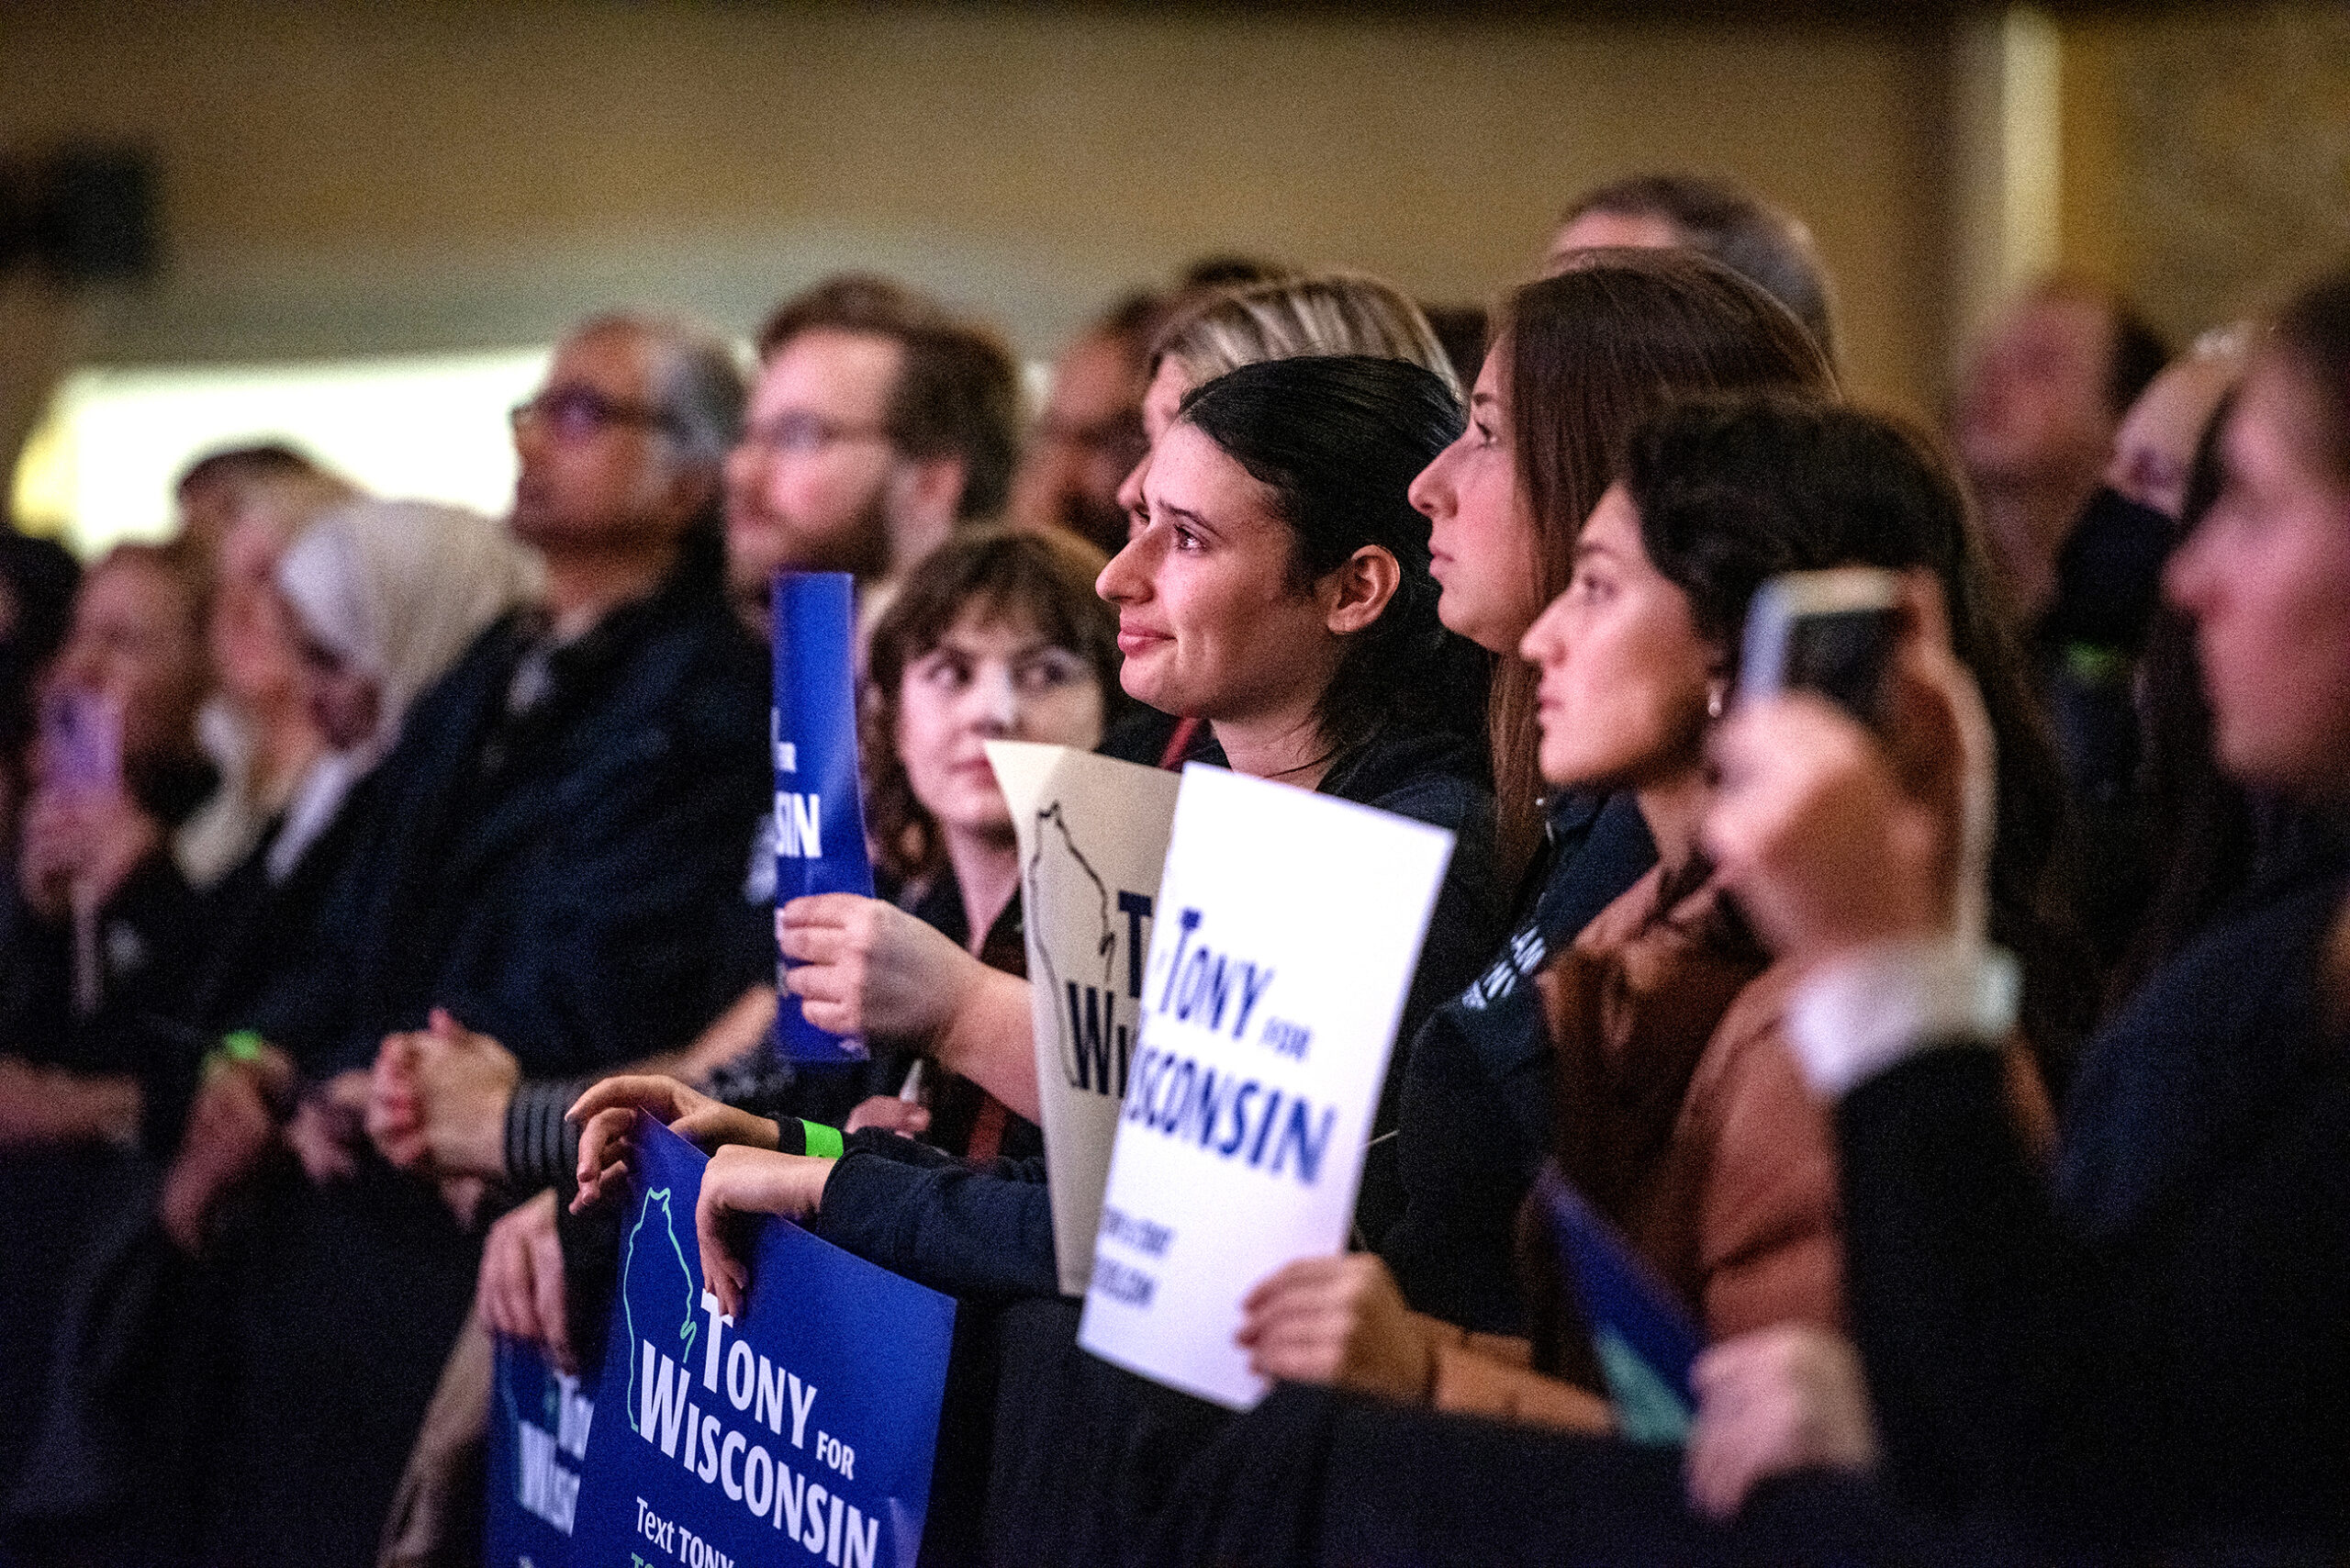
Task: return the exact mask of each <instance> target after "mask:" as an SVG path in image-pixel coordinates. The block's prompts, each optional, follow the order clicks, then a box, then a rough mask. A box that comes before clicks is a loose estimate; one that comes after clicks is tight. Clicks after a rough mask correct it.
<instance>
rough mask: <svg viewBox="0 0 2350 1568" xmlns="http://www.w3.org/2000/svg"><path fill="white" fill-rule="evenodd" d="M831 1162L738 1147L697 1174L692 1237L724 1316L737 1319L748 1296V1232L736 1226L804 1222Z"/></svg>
mask: <svg viewBox="0 0 2350 1568" xmlns="http://www.w3.org/2000/svg"><path fill="white" fill-rule="evenodd" d="M834 1163H836V1162H835V1161H834V1160H831V1159H821V1158H817V1157H813V1156H810V1155H804V1154H778V1153H775V1152H774V1151H773V1150H770V1149H764V1148H741V1147H739V1146H738V1147H733V1148H722V1149H720V1150H719V1151H718V1152H717V1153H716V1154H713V1155H711V1157H710V1166H709V1169H707V1170H704V1171H703V1172H702V1175H701V1201H700V1202H699V1203H698V1204H695V1205H694V1234H695V1236H696V1237H697V1238H699V1240H700V1242H701V1276H702V1278H703V1279H705V1280H707V1281H709V1282H710V1288H711V1293H712V1294H715V1295H716V1296H717V1297H718V1301H719V1305H720V1308H721V1309H722V1311H724V1312H726V1313H727V1314H728V1315H729V1316H740V1315H741V1314H742V1313H743V1312H744V1308H745V1307H746V1305H748V1303H749V1299H750V1294H751V1270H750V1265H749V1264H748V1262H747V1261H745V1260H746V1259H747V1258H748V1256H749V1254H748V1253H747V1252H746V1251H745V1250H744V1233H745V1229H746V1227H745V1226H743V1225H742V1224H741V1223H740V1222H741V1221H743V1220H744V1219H746V1218H757V1217H761V1216H765V1215H774V1216H775V1217H776V1218H778V1219H789V1220H802V1219H806V1218H807V1217H808V1216H809V1215H812V1214H814V1213H815V1212H816V1210H817V1209H818V1208H819V1207H820V1206H821V1205H822V1204H823V1201H824V1182H826V1181H827V1180H829V1179H830V1178H831V1176H832V1174H833V1166H834Z"/></svg>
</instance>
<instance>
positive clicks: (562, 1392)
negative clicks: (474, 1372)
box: [482, 1338, 596, 1568]
mask: <svg viewBox="0 0 2350 1568" xmlns="http://www.w3.org/2000/svg"><path fill="white" fill-rule="evenodd" d="M494 1354H495V1361H494V1362H493V1365H492V1370H491V1374H490V1395H489V1493H488V1497H487V1523H486V1526H485V1529H484V1530H483V1536H482V1562H484V1563H485V1564H486V1565H487V1568H565V1565H566V1564H568V1563H569V1562H571V1527H572V1523H573V1520H574V1518H575V1517H576V1509H577V1507H578V1505H579V1465H580V1461H581V1460H582V1459H583V1458H584V1457H585V1456H586V1454H587V1452H588V1430H589V1428H590V1427H591V1426H592V1424H593V1420H594V1417H595V1414H596V1385H595V1383H594V1381H593V1380H592V1379H587V1378H577V1377H574V1376H572V1375H571V1374H570V1373H568V1372H563V1371H561V1370H560V1369H558V1368H557V1367H556V1366H555V1365H554V1363H553V1362H551V1361H547V1360H546V1358H545V1357H543V1356H542V1355H540V1354H539V1352H538V1349H537V1347H535V1346H532V1345H526V1344H523V1343H521V1342H520V1341H519V1340H514V1339H505V1338H501V1339H499V1340H498V1348H497V1350H496V1351H495V1352H494Z"/></svg>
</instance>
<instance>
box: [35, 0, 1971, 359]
mask: <svg viewBox="0 0 2350 1568" xmlns="http://www.w3.org/2000/svg"><path fill="white" fill-rule="evenodd" d="M1946 53H1947V50H1946V48H1945V44H1944V39H1943V35H1942V29H1941V28H1939V27H1928V28H1925V29H1924V30H1922V31H1920V30H1916V29H1908V30H1905V29H1902V28H1891V27H1875V26H1869V25H1849V26H1836V27H1828V26H1818V27H1810V28H1786V27H1781V26H1772V25H1767V24H1737V25H1729V24H1723V25H1704V26H1699V25H1689V26H1683V27H1665V26H1656V27H1648V26H1642V25H1639V24H1636V23H1630V22H1625V21H1620V20H1619V21H1613V22H1609V23H1606V24H1604V25H1598V24H1595V25H1571V24H1567V23H1552V24H1543V25H1535V24H1524V25H1521V24H1516V23H1512V22H1506V21H1501V20H1495V19H1491V18H1472V19H1460V18H1451V17H1446V18H1438V19H1433V20H1428V21H1425V22H1422V21H1416V20H1412V19H1408V18H1404V17H1397V16H1395V15H1394V14H1393V13H1389V14H1387V15H1386V16H1384V17H1382V18H1380V19H1372V20H1363V19H1353V18H1339V17H1329V16H1326V15H1320V14H1315V15H1307V16H1296V17H1280V18H1270V19H1268V18H1263V17H1254V16H1251V15H1248V14H1246V13H1244V12H1242V11H1239V10H1237V9H1230V8H1224V7H1213V8H1201V9H1186V10H1178V11H1175V12H1172V13H1167V12H1162V11H1158V10H1152V9H1148V8H1142V7H1137V8H1135V9H1132V10H1128V9H1124V8H1103V7H1088V8H1082V9H1068V10H1050V9H1048V10H1041V11H1037V10H1027V9H1011V8H986V7H960V6H856V7H834V6H790V5H783V4H757V5H754V4H725V5H720V4H685V3H672V4H660V3H647V4H636V5H620V4H616V3H590V0H572V3H566V4H554V3H552V0H476V3H469V4H464V5H443V4H419V3H408V0H390V3H383V4H369V5H360V4H352V3H341V4H338V3H332V0H319V3H315V4H301V5H295V4H290V3H289V4H282V5H276V4H263V3H261V0H247V3H244V4H235V3H227V0H224V3H221V4H216V5H205V6H196V5H167V4H154V3H150V4H134V3H121V4H95V3H91V4H82V3H73V0H51V3H50V4H46V5H41V6H30V5H24V6H9V7H6V10H5V11H0V148H5V147H8V146H17V147H23V146H27V145H29V144H34V143H38V142H42V141H47V140H52V139H55V138H58V137H60V136H63V135H67V134H72V133H76V132H86V133H94V134H100V135H105V136H109V137H119V136H125V135H129V136H137V137H141V138H144V139H146V140H149V141H150V142H151V144H152V145H153V146H154V147H155V149H156V150H157V151H158V153H159V154H160V157H161V161H162V169H163V173H164V177H165V185H166V192H167V201H168V230H167V231H168V239H169V243H170V246H171V249H172V252H173V257H174V265H173V271H172V274H171V278H170V282H169V284H168V285H167V286H164V287H162V288H161V289H158V290H152V291H149V292H148V293H147V294H146V295H145V296H144V297H140V298H137V299H133V300H130V301H127V302H124V303H122V304H120V305H119V306H117V307H116V308H113V309H112V310H111V311H110V312H109V313H108V314H107V315H106V318H105V319H103V321H102V323H101V325H100V327H99V328H98V330H97V331H96V341H97V347H96V350H95V353H97V354H98V356H99V357H103V358H111V359H117V360H133V361H155V360H168V359H179V358H191V357H256V356H266V355H272V354H279V353H337V352H350V351H366V350H375V349H397V348H419V347H443V346H452V345H459V344H477V343H504V342H520V341H530V340H532V339H536V338H541V337H543V336H546V335H548V334H550V333H552V332H553V331H554V330H555V329H556V328H557V327H559V325H560V324H561V323H562V322H563V321H564V320H565V319H569V318H571V317H574V316H576V315H577V314H578V313H580V312H582V311H585V310H587V309H588V308H591V307H596V306H600V305H604V304H607V303H610V302H613V301H615V300H618V299H625V298H637V299H645V298H651V299H654V300H656V301H663V302H668V303H675V304H679V305H684V306H688V307H691V308H699V309H701V310H703V311H705V312H706V313H708V314H710V315H711V316H713V317H714V318H716V319H719V320H720V321H721V322H722V324H725V325H728V326H730V327H734V328H744V327H747V326H749V325H750V324H751V323H752V322H753V321H754V320H755V319H756V317H757V315H758V314H759V312H760V311H761V310H762V309H763V308H765V307H766V306H767V304H768V303H770V302H771V301H772V300H773V299H774V298H775V297H778V295H779V294H780V293H781V292H783V291H786V290H788V289H789V288H791V287H793V286H797V285H799V284H800V283H803V282H805V281H807V280H808V279H810V278H811V277H813V276H815V275H817V274H820V273H821V272H822V271H823V270H826V269H828V268H831V267H834V266H837V265H842V264H848V263H866V264H874V265H879V266H883V267H888V268H891V269H895V270H899V271H902V272H904V273H906V274H910V275H912V276H914V277H916V278H917V279H919V280H922V281H924V282H927V283H929V284H931V285H933V286H936V287H939V288H941V289H943V290H945V291H946V292H948V293H950V294H952V295H954V296H956V297H960V298H962V299H963V300H965V301H967V302H968V303H970V304H972V305H975V306H978V307H979V308H983V309H986V310H988V311H990V313H992V314H994V315H995V316H996V317H997V318H998V319H1001V320H1002V321H1003V322H1005V324H1006V325H1007V326H1008V328H1009V329H1010V330H1012V331H1013V335H1014V337H1015V338H1016V339H1017V340H1018V341H1019V342H1020V345H1021V346H1022V347H1023V348H1024V350H1026V351H1028V352H1030V353H1046V352H1049V350H1050V348H1051V347H1052V345H1053V343H1054V342H1056V341H1057V339H1058V337H1059V336H1060V335H1061V334H1062V333H1064V332H1065V331H1067V330H1069V328H1070V327H1071V326H1072V325H1073V324H1074V323H1075V322H1077V321H1078V320H1079V319H1081V318H1082V317H1083V315H1084V314H1085V313H1086V312H1087V311H1089V310H1090V309H1091V308H1094V307H1095V306H1096V305H1098V304H1099V303H1100V302H1102V300H1104V299H1105V298H1106V297H1109V296H1110V295H1112V294H1113V293H1114V292H1115V291H1117V290H1119V289H1120V288H1122V287H1124V286H1128V285H1130V284H1133V283H1136V282H1142V281H1147V280H1149V279H1152V278H1154V277H1157V276H1159V275H1162V274H1164V272H1165V271H1166V270H1167V269H1168V268H1169V266H1170V265H1172V264H1174V263H1177V262H1179V261H1180V260H1181V259H1182V258H1185V257H1187V256H1190V255H1192V254H1194V253H1196V252H1203V251H1206V250H1230V249H1240V250H1247V251H1254V252H1270V253H1273V254H1277V255H1280V256H1283V257H1286V258H1290V259H1292V260H1294V261H1298V262H1303V263H1321V262H1331V263H1352V264H1355V265H1359V266H1363V267H1367V268H1370V269H1371V270H1373V271H1377V272H1380V273H1383V274H1387V275H1389V276H1391V277H1393V278H1394V279H1396V280H1397V281H1398V282H1400V283H1402V284H1404V286H1407V287H1409V288H1411V289H1413V290H1416V291H1417V292H1419V293H1421V294H1422V295H1424V296H1426V297H1430V298H1437V299H1448V300H1449V299H1470V298H1477V297H1484V296H1487V295H1489V294H1490V293H1491V292H1492V291H1493V290H1494V289H1496V288H1498V287H1500V286H1504V285H1505V284H1507V283H1509V282H1511V281H1512V280H1514V279H1515V278H1516V277H1518V276H1520V275H1521V274H1523V273H1524V272H1525V270H1526V269H1527V266H1528V265H1529V264H1530V263H1531V261H1532V259H1533V257H1534V255H1535V253H1536V250H1537V247H1538V245H1539V241H1540V240H1541V238H1542V235H1543V231H1544V230H1545V229H1546V228H1547V226H1548V224H1549V222H1550V218H1552V217H1553V215H1554V214H1555V212H1556V211H1557V209H1558V208H1559V207H1560V206H1561V203H1562V202H1563V201H1564V200H1565V199H1566V198H1567V197H1568V196H1571V195H1572V193H1573V192H1574V191H1575V190H1577V189H1578V188H1579V187H1581V186H1583V185H1586V184H1588V183H1590V182H1592V181H1595V180H1596V179H1599V178H1602V177H1605V176H1608V175H1613V174H1620V173H1625V172H1628V171H1632V170H1636V169H1642V168H1652V167H1659V166H1665V167H1672V166H1695V167H1707V168H1718V169H1732V170H1736V171H1738V172H1740V173H1742V174H1745V175H1746V176H1748V177H1749V178H1750V179H1751V180H1752V181H1753V182H1754V183H1756V184H1757V185H1760V186H1762V188H1764V189H1765V190H1766V191H1768V192H1770V193H1772V194H1774V195H1775V196H1777V197H1779V198H1780V199H1781V200H1783V201H1785V203H1786V204H1788V205H1789V206H1791V207H1795V208H1796V209H1797V210H1799V211H1800V212H1801V213H1802V214H1803V215H1804V216H1805V217H1807V218H1808V219H1809V220H1810V221H1811V223H1812V225H1813V227H1814V228H1815V230H1817V232H1818V238H1819V240H1820V242H1821V244H1822V246H1823V248H1824V250H1825V252H1826V253H1827V255H1828V257H1829V259H1830V262H1831V263H1832V264H1833V266H1834V268H1835V270H1836V272H1837V274H1838V277H1839V279H1840V282H1841V288H1842V296H1843V314H1844V322H1845V330H1846V342H1847V345H1848V359H1849V362H1850V365H1851V367H1852V371H1853V372H1854V374H1855V377H1856V379H1857V381H1858V382H1859V383H1860V385H1861V386H1863V388H1865V389H1868V390H1871V391H1874V393H1876V394H1878V395H1881V396H1885V397H1888V398H1895V399H1897V400H1901V401H1905V402H1908V403H1910V404H1912V405H1913V406H1922V405H1924V404H1926V403H1927V402H1928V401H1930V398H1931V397H1932V394H1933V390H1934V387H1935V386H1936V383H1937V380H1938V367H1939V365H1940V364H1941V363H1942V356H1943V353H1944V350H1945V346H1946V345H1945V342H1944V326H1943V321H1942V315H1943V311H1944V303H1943V297H1942V295H1943V286H1944V285H1943V272H1944V260H1943V256H1942V227H1943V226H1942V203H1943V201H1944V197H1945V190H1944V185H1945V170H1944V162H1945V159H1944V154H1943V151H1942V149H1943V144H1944V126H1943V119H1944V118H1945V115H1944V103H1945V99H1946V87H1947V65H1946Z"/></svg>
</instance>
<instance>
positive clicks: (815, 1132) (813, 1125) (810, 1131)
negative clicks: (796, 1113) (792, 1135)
mask: <svg viewBox="0 0 2350 1568" xmlns="http://www.w3.org/2000/svg"><path fill="white" fill-rule="evenodd" d="M800 1133H801V1135H802V1136H803V1137H806V1138H807V1140H808V1152H809V1153H810V1154H811V1155H813V1156H815V1157H816V1158H817V1159H839V1158H840V1157H841V1149H842V1147H843V1146H842V1144H841V1130H840V1129H839V1128H838V1127H828V1126H825V1125H824V1124H823V1123H822V1122H811V1121H807V1120H804V1119H803V1120H802V1121H801V1122H800Z"/></svg>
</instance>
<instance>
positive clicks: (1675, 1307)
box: [1535, 1165, 1706, 1443]
mask: <svg viewBox="0 0 2350 1568" xmlns="http://www.w3.org/2000/svg"><path fill="white" fill-rule="evenodd" d="M1535 1186H1536V1190H1537V1191H1538V1192H1539V1193H1541V1194H1542V1205H1543V1207H1544V1208H1545V1209H1546V1210H1548V1211H1549V1213H1550V1233H1551V1238H1552V1239H1553V1240H1554V1241H1555V1242H1556V1243H1557V1246H1558V1249H1559V1257H1560V1260H1561V1263H1563V1264H1564V1265H1565V1268H1566V1271H1567V1273H1568V1275H1569V1277H1570V1278H1571V1279H1572V1282H1573V1285H1574V1294H1575V1297H1576V1299H1577V1300H1578V1301H1580V1302H1581V1303H1582V1305H1583V1316H1584V1317H1585V1318H1586V1319H1588V1320H1589V1322H1590V1324H1591V1339H1592V1349H1593V1350H1594V1351H1595V1352H1596V1354H1597V1355H1598V1358H1599V1370H1600V1373H1601V1375H1602V1376H1604V1377H1605V1378H1606V1380H1607V1400H1608V1403H1609V1404H1610V1405H1611V1406H1614V1407H1615V1411H1616V1426H1617V1431H1618V1432H1620V1433H1621V1434H1622V1435H1623V1436H1624V1437H1625V1438H1626V1439H1628V1440H1629V1441H1631V1442H1636V1443H1677V1442H1680V1441H1681V1440H1682V1439H1684V1438H1686V1437H1687V1436H1688V1435H1689V1423H1690V1421H1691V1420H1692V1419H1693V1418H1694V1417H1695V1414H1696V1409H1697V1399H1696V1395H1695V1394H1694V1393H1692V1392H1691V1390H1690V1387H1689V1371H1690V1369H1691V1368H1692V1367H1693V1366H1695V1364H1696V1361H1697V1356H1698V1353H1699V1352H1700V1351H1702V1350H1704V1349H1705V1348H1706V1336H1705V1334H1704V1332H1703V1331H1702V1330H1701V1329H1699V1328H1698V1327H1697V1325H1696V1324H1695V1322H1694V1321H1692V1320H1691V1318H1690V1316H1689V1314H1688V1313H1687V1312H1686V1311H1684V1309H1683V1307H1682V1305H1681V1304H1680V1302H1679V1301H1677V1300H1676V1299H1674V1297H1673V1292H1672V1290H1671V1289H1670V1288H1669V1287H1668V1286H1667V1285H1666V1284H1665V1283H1664V1282H1662V1280H1660V1279H1658V1278H1657V1276H1656V1272H1655V1271H1654V1270H1652V1269H1651V1268H1650V1267H1649V1265H1648V1263H1647V1261H1646V1260H1644V1259H1642V1258H1641V1257H1640V1255H1639V1253H1637V1252H1635V1251H1633V1250H1632V1247H1631V1244H1630V1243H1629V1242H1628V1241H1627V1240H1625V1239H1624V1235H1623V1233H1622V1232H1621V1231H1619V1230H1617V1228H1616V1227H1615V1226H1612V1225H1610V1224H1609V1223H1608V1222H1607V1219H1606V1215H1602V1214H1601V1213H1600V1212H1599V1211H1598V1210H1597V1209H1595V1208H1593V1207H1592V1206H1591V1204H1590V1203H1589V1202H1588V1201H1587V1200H1586V1199H1585V1198H1584V1197H1583V1194H1582V1193H1578V1192H1576V1191H1575V1190H1574V1188H1573V1187H1572V1186H1571V1185H1569V1184H1568V1182H1566V1180H1565V1179H1564V1178H1563V1177H1561V1175H1560V1174H1559V1170H1558V1168H1557V1167H1556V1166H1553V1165H1546V1166H1544V1167H1543V1168H1542V1174H1541V1176H1540V1178H1539V1180H1538V1181H1537V1182H1536V1183H1535Z"/></svg>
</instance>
